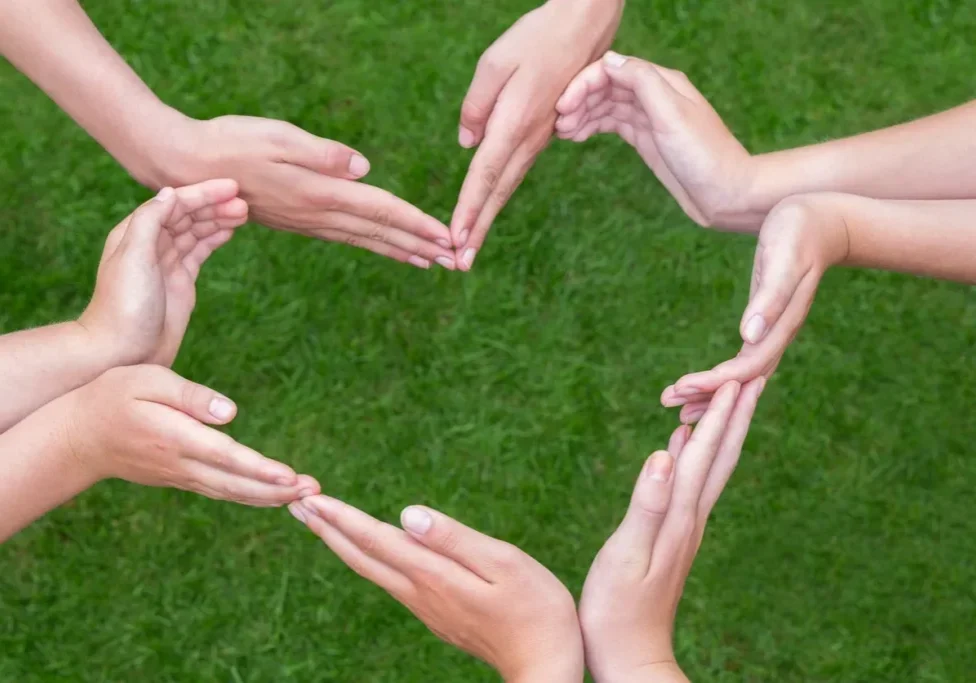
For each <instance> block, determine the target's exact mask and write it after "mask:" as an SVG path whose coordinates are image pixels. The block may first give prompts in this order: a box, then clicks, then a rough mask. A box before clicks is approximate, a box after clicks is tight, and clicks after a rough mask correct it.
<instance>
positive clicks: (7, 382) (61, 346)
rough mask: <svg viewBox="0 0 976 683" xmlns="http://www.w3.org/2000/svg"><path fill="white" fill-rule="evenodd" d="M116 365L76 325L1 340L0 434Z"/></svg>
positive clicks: (111, 356) (113, 358)
mask: <svg viewBox="0 0 976 683" xmlns="http://www.w3.org/2000/svg"><path fill="white" fill-rule="evenodd" d="M117 364H118V363H117V359H116V356H115V353H114V352H113V351H112V350H111V349H109V348H108V347H106V346H105V345H102V344H98V343H95V341H94V340H93V339H92V337H91V335H89V334H88V332H87V331H86V330H85V328H84V327H82V326H81V325H80V324H78V323H77V322H67V323H59V324H57V325H48V326H47V327H38V328H35V329H32V330H22V331H20V332H13V333H11V334H6V335H3V336H0V387H3V391H2V392H0V432H3V431H4V430H5V429H7V428H8V427H11V426H12V425H14V424H16V423H17V422H18V421H20V420H22V419H23V418H24V417H26V416H27V415H30V414H31V413H32V412H34V411H35V410H37V409H38V408H40V407H41V406H43V405H44V404H46V403H49V402H50V401H53V400H54V399H56V398H58V397H59V396H62V395H64V394H66V393H68V392H69V391H72V390H73V389H77V388H78V387H80V386H82V385H83V384H87V383H88V382H90V381H92V380H93V379H95V378H96V377H98V376H99V375H101V374H102V373H103V372H105V371H106V370H108V369H110V368H112V367H114V366H115V365H117Z"/></svg>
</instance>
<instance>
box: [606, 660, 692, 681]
mask: <svg viewBox="0 0 976 683" xmlns="http://www.w3.org/2000/svg"><path fill="white" fill-rule="evenodd" d="M594 680H595V681H596V683H689V679H688V677H687V676H685V673H684V671H682V670H681V667H680V666H678V664H677V663H676V662H674V661H668V662H655V663H653V664H645V665H644V666H641V667H638V668H636V669H633V670H628V671H618V672H612V673H607V674H604V675H601V676H594Z"/></svg>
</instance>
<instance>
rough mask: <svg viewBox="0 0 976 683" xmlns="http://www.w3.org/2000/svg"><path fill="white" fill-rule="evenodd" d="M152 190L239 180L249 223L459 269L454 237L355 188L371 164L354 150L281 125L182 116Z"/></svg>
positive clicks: (389, 198)
mask: <svg viewBox="0 0 976 683" xmlns="http://www.w3.org/2000/svg"><path fill="white" fill-rule="evenodd" d="M171 128H172V129H173V132H171V133H170V135H169V139H175V140H178V141H179V143H178V144H179V145H180V146H179V149H177V150H175V151H173V150H169V151H167V152H165V153H160V154H159V156H160V157H161V158H164V159H166V160H167V161H165V162H164V163H163V165H164V166H165V167H166V168H165V169H163V170H161V171H158V172H157V173H156V177H157V178H162V183H160V181H159V180H150V182H151V183H152V184H155V185H159V184H170V185H173V184H179V185H183V184H186V183H190V182H198V181H200V180H203V179H206V178H223V177H227V178H234V179H235V180H236V181H237V182H238V183H239V185H240V188H241V197H243V198H244V199H245V200H246V201H247V204H248V206H249V207H250V209H251V218H252V219H253V220H255V221H257V222H258V223H261V224H263V225H266V226H268V227H271V228H276V229H278V230H286V231H289V232H295V233H298V234H301V235H305V236H308V237H314V238H317V239H321V240H327V241H332V242H343V243H346V244H349V245H352V246H354V247H362V248H364V249H368V250H370V251H372V252H375V253H377V254H380V255H381V256H388V257H390V258H392V259H395V260H397V261H403V262H407V263H410V264H412V265H414V266H417V267H418V268H430V265H431V263H432V262H436V263H438V264H439V265H441V266H443V267H444V268H447V269H448V270H453V269H454V252H453V251H452V250H451V242H450V233H449V232H448V230H447V227H446V226H445V225H444V224H442V223H441V222H440V221H438V220H436V219H435V218H432V217H431V216H428V215H427V214H425V213H424V212H422V211H421V210H420V209H418V208H416V207H415V206H413V205H412V204H408V203H407V202H405V201H403V200H402V199H399V198H398V197H395V196H394V195H392V194H390V193H389V192H387V191H386V190H381V189H380V188H378V187H373V186H371V185H366V184H365V183H360V182H356V181H357V180H358V179H360V178H362V177H363V176H364V175H366V173H367V172H368V171H369V162H368V161H367V160H366V158H365V157H363V156H362V155H361V154H359V153H358V152H356V151H355V150H353V149H351V148H349V147H347V146H345V145H343V144H341V143H338V142H333V141H332V140H326V139H324V138H319V137H316V136H314V135H312V134H310V133H307V132H305V131H304V130H302V129H301V128H298V127H297V126H293V125H291V124H290V123H285V122H283V121H275V120H272V119H261V118H254V117H250V116H221V117H219V118H216V119H212V120H209V121H197V120H194V119H189V118H187V117H184V116H182V115H178V118H176V119H175V120H174V122H173V124H172V126H171Z"/></svg>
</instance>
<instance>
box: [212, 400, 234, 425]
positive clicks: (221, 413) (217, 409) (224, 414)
mask: <svg viewBox="0 0 976 683" xmlns="http://www.w3.org/2000/svg"><path fill="white" fill-rule="evenodd" d="M209 410H210V414H211V415H213V416H214V417H215V418H217V419H218V420H221V421H223V420H229V419H230V417H231V415H233V414H234V404H233V403H231V402H230V400H229V399H226V398H224V397H223V396H215V397H214V398H213V399H212V400H211V401H210V407H209Z"/></svg>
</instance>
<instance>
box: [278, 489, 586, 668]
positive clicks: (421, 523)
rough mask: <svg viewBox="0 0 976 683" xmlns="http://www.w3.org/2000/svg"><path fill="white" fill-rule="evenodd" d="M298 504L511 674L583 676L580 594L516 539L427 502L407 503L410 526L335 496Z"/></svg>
mask: <svg viewBox="0 0 976 683" xmlns="http://www.w3.org/2000/svg"><path fill="white" fill-rule="evenodd" d="M290 510H291V511H292V514H294V515H295V517H297V518H298V519H299V520H300V521H302V522H304V523H305V524H306V525H308V527H309V529H311V530H312V531H313V532H314V533H315V534H317V535H318V536H319V537H320V538H321V539H322V540H323V541H325V544H326V545H327V546H329V548H331V549H332V550H333V552H335V554H336V555H338V556H339V558H340V559H341V560H342V561H343V562H345V563H346V564H347V565H349V567H350V568H352V569H353V571H355V572H356V573H357V574H359V575H360V576H362V577H364V578H366V579H368V580H369V581H372V582H373V583H375V584H376V585H378V586H379V587H380V588H383V589H384V590H386V591H387V592H388V593H389V594H390V595H392V596H393V597H394V598H395V599H396V600H398V601H399V602H401V603H403V605H404V606H406V607H407V609H409V610H410V611H411V612H413V613H414V614H415V615H416V616H417V618H419V619H420V620H421V621H422V622H424V624H426V625H427V627H428V628H430V630H431V631H433V632H434V634H436V635H437V636H438V637H439V638H441V639H442V640H445V641H447V642H448V643H450V644H452V645H455V646H456V647H459V648H461V649H462V650H464V651H465V652H468V653H470V654H472V655H474V656H475V657H478V658H480V659H482V660H484V661H485V662H487V663H488V664H490V665H491V666H493V667H494V668H495V669H496V670H497V671H498V673H499V674H501V676H502V677H503V678H504V679H505V680H506V681H570V680H572V681H580V680H582V678H583V646H582V641H581V639H580V632H579V623H578V621H577V618H576V605H575V604H574V602H573V598H572V596H571V595H570V594H569V591H567V590H566V588H565V586H563V584H562V583H561V582H560V581H559V579H557V578H556V577H555V576H553V575H552V573H551V572H550V571H549V570H548V569H546V568H545V567H543V566H542V565H541V564H539V563H538V562H536V561H535V560H533V559H532V558H531V557H529V556H528V555H526V554H525V553H523V552H522V551H521V550H519V549H518V548H516V547H515V546H513V545H510V544H508V543H504V542H502V541H498V540H496V539H494V538H491V537H489V536H485V535H483V534H480V533H478V532H477V531H474V530H473V529H469V528H468V527H466V526H464V525H463V524H460V523H459V522H456V521H454V520H453V519H451V518H450V517H447V516H445V515H442V514H441V513H439V512H435V511H434V510H431V509H429V508H425V507H417V506H414V507H408V508H407V509H406V510H404V511H403V514H402V516H401V523H402V525H403V528H404V529H405V531H401V530H400V529H397V528H396V527H393V526H391V525H389V524H384V523H382V522H379V521H377V520H375V519H373V518H372V517H370V516H369V515H367V514H365V513H363V512H360V511H359V510H357V509H356V508H354V507H351V506H349V505H346V504H345V503H342V502H340V501H338V500H334V499H332V498H327V497H325V496H314V497H311V498H305V499H304V500H302V501H301V503H297V504H293V505H291V506H290Z"/></svg>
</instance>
